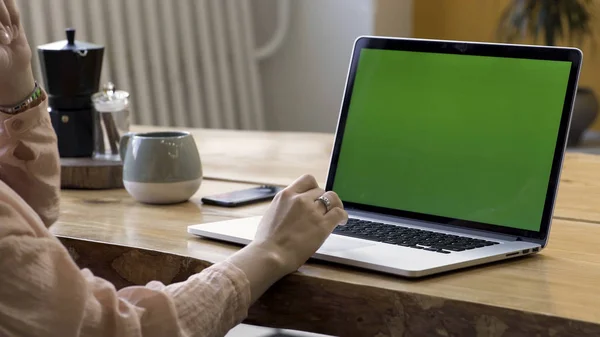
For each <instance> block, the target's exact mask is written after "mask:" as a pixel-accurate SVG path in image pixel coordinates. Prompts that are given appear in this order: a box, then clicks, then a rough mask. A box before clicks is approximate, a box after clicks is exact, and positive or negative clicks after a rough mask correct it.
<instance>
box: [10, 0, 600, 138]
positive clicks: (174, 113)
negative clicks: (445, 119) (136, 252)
mask: <svg viewBox="0 0 600 337" xmlns="http://www.w3.org/2000/svg"><path fill="white" fill-rule="evenodd" d="M19 1H20V5H21V8H22V11H23V17H24V22H25V26H26V29H27V31H28V33H29V35H30V40H31V44H32V46H33V47H35V46H38V45H41V44H44V43H48V42H53V41H56V40H64V39H65V33H64V30H65V28H67V27H73V28H75V29H76V30H77V39H78V40H80V41H86V42H91V43H95V44H101V45H104V46H106V53H107V55H106V56H105V61H104V69H103V82H106V81H109V80H110V81H112V82H114V83H115V84H116V86H117V88H118V89H121V90H126V91H129V92H130V93H131V95H132V105H133V119H134V123H138V124H154V125H165V126H189V127H209V128H235V129H262V130H290V131H314V132H332V131H334V128H335V125H336V121H337V115H338V112H339V105H340V102H341V98H342V92H343V88H344V82H345V78H346V72H347V67H348V62H349V56H350V51H351V49H352V43H353V41H354V40H355V39H356V37H358V36H360V35H373V34H375V35H388V36H400V37H417V38H434V39H458V40H471V41H498V42H504V41H508V40H510V41H512V42H523V43H538V44H545V43H546V44H547V43H548V41H547V39H545V37H544V36H545V35H544V34H545V33H546V32H547V31H551V32H552V33H553V36H556V38H554V39H553V40H552V41H551V43H552V44H556V45H574V46H577V47H580V48H582V49H583V50H584V52H585V55H586V57H585V62H584V68H583V71H582V75H581V84H580V85H581V86H582V87H585V88H586V89H590V90H591V92H592V94H595V93H596V92H598V91H599V90H600V78H599V77H598V76H597V74H598V73H599V71H600V58H598V57H597V56H598V53H599V52H600V50H594V44H593V41H594V35H595V34H597V30H596V29H595V24H594V22H595V20H596V17H597V15H598V14H600V8H598V6H595V3H594V0H588V1H586V0H560V1H554V0H552V1H546V0H462V1H453V0H420V1H414V0H172V1H161V0H86V1H81V0H19ZM548 4H555V5H548ZM546 5H547V6H549V7H547V8H546V7H544V6H546ZM577 6H580V7H581V8H580V7H577ZM582 8H583V9H584V10H585V11H584V13H583V14H585V15H587V17H582V18H580V19H579V21H575V22H574V23H572V22H571V21H568V22H567V20H568V19H569V18H570V17H573V16H574V15H575V14H581V12H578V11H577V10H578V9H579V10H581V9H582ZM528 10H529V12H528ZM548 13H549V14H548ZM551 14H552V15H551ZM506 15H509V16H508V17H507V16H506ZM503 18H504V21H505V23H506V22H508V25H506V24H505V25H504V26H502V25H501V23H502V22H503ZM507 18H508V20H507ZM557 18H558V20H557ZM519 19H520V20H521V21H519ZM552 20H554V21H552ZM511 25H512V26H511ZM536 25H537V26H536ZM577 25H584V26H582V27H583V28H582V31H581V32H578V31H576V28H577V27H578V26H577ZM536 27H537V28H536ZM548 27H549V29H548ZM557 27H558V28H557ZM536 29H537V33H538V35H539V38H538V39H537V40H535V41H534V40H533V39H532V38H531V36H532V35H535V34H534V33H535V32H536ZM584 30H585V31H584ZM572 33H577V35H575V36H576V37H577V38H576V39H570V38H568V37H569V36H571V35H573V34H572ZM34 66H35V69H36V72H37V75H38V78H41V77H40V74H39V66H38V64H37V60H34ZM593 98H594V99H595V95H594V97H593ZM592 103H594V102H592ZM588 108H589V107H588ZM592 108H593V107H592ZM590 109H591V108H589V109H588V110H590ZM591 110H595V111H593V112H594V113H591V114H593V116H592V117H594V118H593V119H592V120H589V119H590V118H591V117H590V116H588V117H587V120H586V121H585V122H587V124H593V126H589V127H590V128H591V129H592V130H596V131H600V119H595V113H597V107H596V108H595V109H591ZM588 120H589V121H588ZM592 134H593V133H592Z"/></svg>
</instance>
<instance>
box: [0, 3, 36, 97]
mask: <svg viewBox="0 0 600 337" xmlns="http://www.w3.org/2000/svg"><path fill="white" fill-rule="evenodd" d="M34 86H35V82H34V79H33V73H32V71H31V48H30V47H29V44H28V42H27V37H26V36H25V33H24V32H23V26H22V25H21V18H20V13H19V9H18V8H17V4H16V2H15V0H0V106H12V105H15V104H18V103H19V102H21V101H22V100H23V99H25V98H27V95H29V94H31V92H32V91H33V88H34Z"/></svg>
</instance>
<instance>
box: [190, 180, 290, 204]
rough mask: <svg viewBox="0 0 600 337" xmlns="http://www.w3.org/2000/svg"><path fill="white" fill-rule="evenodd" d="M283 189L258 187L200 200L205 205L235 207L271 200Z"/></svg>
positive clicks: (267, 186)
mask: <svg viewBox="0 0 600 337" xmlns="http://www.w3.org/2000/svg"><path fill="white" fill-rule="evenodd" d="M282 189H283V188H281V187H278V186H269V185H265V186H259V187H254V188H249V189H246V190H241V191H234V192H229V193H223V194H219V195H213V196H210V197H204V198H202V203H204V204H206V205H214V206H222V207H237V206H244V205H249V204H253V203H257V202H261V201H267V200H271V199H273V197H275V195H276V194H277V193H279V191H281V190H282Z"/></svg>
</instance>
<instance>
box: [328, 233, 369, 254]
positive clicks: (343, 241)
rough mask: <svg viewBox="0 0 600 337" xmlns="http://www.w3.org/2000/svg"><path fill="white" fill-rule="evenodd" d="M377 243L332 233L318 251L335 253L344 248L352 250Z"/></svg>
mask: <svg viewBox="0 0 600 337" xmlns="http://www.w3.org/2000/svg"><path fill="white" fill-rule="evenodd" d="M375 244H377V243H376V242H370V241H367V240H359V239H355V238H349V237H347V236H341V235H335V234H332V235H330V236H329V238H327V240H326V241H325V243H323V245H322V246H321V248H319V250H318V251H317V253H335V252H341V251H344V250H351V249H357V248H363V247H369V246H373V245H375Z"/></svg>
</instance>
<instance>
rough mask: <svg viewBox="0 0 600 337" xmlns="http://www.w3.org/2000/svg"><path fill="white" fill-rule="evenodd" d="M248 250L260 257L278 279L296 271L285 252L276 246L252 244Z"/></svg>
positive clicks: (264, 243)
mask: <svg viewBox="0 0 600 337" xmlns="http://www.w3.org/2000/svg"><path fill="white" fill-rule="evenodd" d="M247 249H248V250H250V251H251V254H252V255H254V256H257V257H259V259H260V260H262V261H263V263H264V264H265V266H267V267H268V268H269V270H270V271H271V272H272V273H273V274H274V275H277V276H278V277H283V276H285V275H287V274H289V273H291V272H293V271H295V269H294V268H293V267H291V265H292V264H291V263H289V259H288V258H287V257H286V256H285V254H284V252H282V251H281V249H279V248H278V247H276V246H275V245H272V244H270V243H266V242H262V243H257V242H252V243H251V244H249V245H248V247H247Z"/></svg>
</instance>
